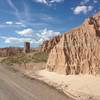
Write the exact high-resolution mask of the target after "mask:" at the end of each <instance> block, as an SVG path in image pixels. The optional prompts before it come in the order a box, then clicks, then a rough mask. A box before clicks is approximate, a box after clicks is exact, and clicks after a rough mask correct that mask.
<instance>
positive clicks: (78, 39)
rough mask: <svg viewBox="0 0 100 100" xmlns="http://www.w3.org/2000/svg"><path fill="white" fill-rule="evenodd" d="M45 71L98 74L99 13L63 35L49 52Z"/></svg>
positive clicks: (99, 47)
mask: <svg viewBox="0 0 100 100" xmlns="http://www.w3.org/2000/svg"><path fill="white" fill-rule="evenodd" d="M46 68H47V70H49V71H55V72H58V73H62V74H67V75H68V74H100V13H98V14H96V16H93V17H90V18H88V19H86V20H85V22H84V23H83V24H82V25H81V26H80V27H77V28H75V29H73V30H71V31H70V32H67V33H64V34H63V36H62V37H61V39H60V41H59V42H58V43H57V44H56V45H55V46H54V47H53V49H52V50H51V51H50V54H49V57H48V61H47V65H46Z"/></svg>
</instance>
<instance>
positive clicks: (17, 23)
mask: <svg viewBox="0 0 100 100" xmlns="http://www.w3.org/2000/svg"><path fill="white" fill-rule="evenodd" d="M15 24H16V25H22V24H23V23H21V22H15Z"/></svg>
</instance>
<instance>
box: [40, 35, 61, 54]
mask: <svg viewBox="0 0 100 100" xmlns="http://www.w3.org/2000/svg"><path fill="white" fill-rule="evenodd" d="M60 38H61V36H60V35H58V36H56V37H54V38H53V39H51V40H47V41H44V42H43V44H42V46H41V50H42V52H47V53H48V52H50V51H51V49H52V48H53V47H54V46H55V45H56V44H57V43H58V42H59V41H60Z"/></svg>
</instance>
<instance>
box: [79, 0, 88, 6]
mask: <svg viewBox="0 0 100 100" xmlns="http://www.w3.org/2000/svg"><path fill="white" fill-rule="evenodd" d="M89 2H90V0H83V1H81V2H80V4H81V5H85V4H87V3H89Z"/></svg>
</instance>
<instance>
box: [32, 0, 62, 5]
mask: <svg viewBox="0 0 100 100" xmlns="http://www.w3.org/2000/svg"><path fill="white" fill-rule="evenodd" d="M33 1H35V2H38V3H43V4H46V5H48V4H53V3H60V2H63V1H64V0H33Z"/></svg>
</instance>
